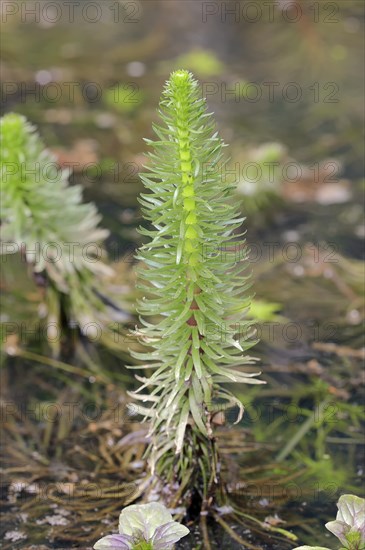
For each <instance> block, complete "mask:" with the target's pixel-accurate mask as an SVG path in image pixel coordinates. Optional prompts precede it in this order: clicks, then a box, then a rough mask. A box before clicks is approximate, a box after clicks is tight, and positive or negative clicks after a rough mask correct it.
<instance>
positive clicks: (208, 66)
mask: <svg viewBox="0 0 365 550" xmlns="http://www.w3.org/2000/svg"><path fill="white" fill-rule="evenodd" d="M174 66H176V67H186V68H187V69H189V70H191V71H193V72H194V73H197V74H198V75H200V76H202V77H207V76H213V75H217V74H221V73H222V72H223V70H224V65H223V63H222V62H221V61H220V59H218V57H217V56H216V55H215V53H214V52H212V51H210V50H205V49H203V48H194V49H193V50H191V51H190V52H188V53H184V54H182V55H179V56H178V57H177V58H176V59H175V60H174Z"/></svg>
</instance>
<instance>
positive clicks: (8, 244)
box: [0, 113, 125, 330]
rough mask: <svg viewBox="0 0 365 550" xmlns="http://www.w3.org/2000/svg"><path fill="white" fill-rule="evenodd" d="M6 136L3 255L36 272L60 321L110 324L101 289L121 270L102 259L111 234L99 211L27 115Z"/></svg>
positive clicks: (1, 164) (0, 123)
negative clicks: (85, 198)
mask: <svg viewBox="0 0 365 550" xmlns="http://www.w3.org/2000/svg"><path fill="white" fill-rule="evenodd" d="M0 135H1V153H0V169H1V203H2V211H1V225H2V252H3V253H11V252H19V253H21V254H22V256H23V257H24V258H25V260H26V261H27V264H28V265H29V266H31V268H32V271H33V273H34V275H35V279H36V282H38V284H39V285H40V286H42V287H45V289H46V290H45V301H46V303H47V306H48V319H49V320H51V321H52V322H57V323H59V324H61V320H62V319H63V317H64V316H66V320H67V321H68V322H70V321H74V322H75V323H77V324H78V325H79V327H80V329H81V330H83V328H84V327H85V326H86V327H88V326H89V323H90V322H91V321H95V319H96V315H97V316H98V317H97V319H98V320H99V321H101V322H102V323H104V322H105V323H106V322H109V320H110V317H109V316H107V315H106V311H104V310H106V307H105V303H104V302H105V300H106V298H103V296H102V294H101V292H100V286H101V285H102V284H103V285H104V284H105V283H104V282H102V281H103V280H104V279H105V277H106V276H108V275H111V274H112V273H113V272H112V270H111V268H110V267H109V266H107V265H106V264H105V263H104V262H103V261H102V260H101V259H100V257H101V256H105V253H104V251H103V249H102V247H101V243H102V241H103V240H104V239H105V238H106V237H107V236H108V231H107V230H105V229H102V228H100V227H99V226H98V225H99V222H100V219H101V217H100V215H99V214H98V212H97V209H96V207H95V206H94V205H93V204H85V203H82V189H81V187H80V186H79V185H73V186H71V185H69V183H68V176H69V172H68V171H66V170H60V169H59V168H58V166H57V162H56V158H55V157H54V156H53V155H52V153H51V152H50V151H48V150H47V149H45V146H44V144H43V142H42V141H41V139H40V137H39V135H38V133H37V132H36V129H35V127H34V126H32V125H31V124H30V123H29V122H28V121H27V120H26V118H25V117H23V116H22V115H18V114H15V113H10V114H7V115H5V116H4V117H3V118H2V119H1V120H0ZM119 320H120V319H119ZM123 320H125V319H123Z"/></svg>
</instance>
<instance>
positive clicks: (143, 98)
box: [1, 0, 365, 550]
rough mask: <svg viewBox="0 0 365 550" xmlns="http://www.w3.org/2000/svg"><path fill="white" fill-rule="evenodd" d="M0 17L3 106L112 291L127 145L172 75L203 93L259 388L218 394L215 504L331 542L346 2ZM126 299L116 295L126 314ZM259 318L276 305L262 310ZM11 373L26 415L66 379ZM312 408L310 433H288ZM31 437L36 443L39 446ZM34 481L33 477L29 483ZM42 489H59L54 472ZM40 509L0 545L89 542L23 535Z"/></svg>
mask: <svg viewBox="0 0 365 550" xmlns="http://www.w3.org/2000/svg"><path fill="white" fill-rule="evenodd" d="M1 10H2V16H3V21H4V23H5V24H4V25H3V61H2V80H3V86H2V98H1V101H2V107H3V109H4V111H5V112H8V111H11V110H14V111H17V112H20V113H23V114H25V115H26V116H27V117H28V118H29V119H30V120H31V121H32V122H33V123H35V124H37V125H38V127H39V130H40V133H41V135H42V138H43V139H44V141H45V142H46V143H47V144H48V146H49V147H50V148H52V150H54V152H55V154H56V155H57V158H58V159H59V162H60V163H61V164H62V165H63V166H65V167H66V166H71V167H73V168H74V174H73V175H72V176H71V181H74V182H77V183H81V184H82V185H83V186H84V188H85V198H86V199H87V200H93V201H94V202H95V203H96V204H97V207H98V209H99V210H100V212H101V213H102V215H103V222H102V223H103V225H104V226H105V227H107V228H108V229H109V230H110V232H111V236H110V237H109V239H108V240H107V248H108V252H109V254H110V257H111V258H112V259H113V260H115V261H116V262H117V261H118V262H119V264H120V266H122V267H120V273H121V277H122V278H123V277H125V278H126V280H127V282H126V284H127V285H130V286H129V287H128V288H133V275H131V274H130V269H131V268H132V267H133V263H134V260H133V258H132V256H133V251H134V250H135V248H136V247H137V246H138V244H139V243H140V237H139V235H138V233H137V231H136V228H137V227H138V225H139V224H140V223H141V215H140V212H139V207H138V202H137V197H138V194H139V193H140V192H141V190H142V185H141V183H140V181H139V178H138V172H139V171H141V170H142V165H143V163H144V157H143V153H144V152H145V151H146V146H145V144H144V142H143V138H145V137H149V138H151V137H152V131H151V123H152V121H156V120H157V114H156V107H157V104H158V99H159V95H160V93H161V89H162V87H163V84H164V82H165V80H166V79H167V77H168V75H169V73H170V71H171V70H173V69H176V68H179V67H185V68H189V69H191V70H192V71H193V72H194V74H195V76H196V77H197V78H199V80H200V81H201V82H202V84H203V90H204V93H205V95H206V97H207V100H208V104H209V107H210V109H211V110H212V111H214V112H215V114H216V120H217V125H218V128H219V131H220V133H221V135H222V136H223V137H224V139H225V141H226V142H227V143H228V144H230V148H229V153H230V155H231V160H230V161H229V164H228V168H227V170H229V172H227V177H229V178H231V179H232V181H234V182H235V183H236V184H237V187H238V192H239V193H241V194H240V195H239V194H238V199H239V200H240V201H242V211H243V213H244V214H245V215H246V216H247V219H246V222H245V224H246V228H247V240H248V242H249V244H250V246H251V266H252V271H253V275H254V280H255V283H254V292H255V293H256V298H257V300H258V301H261V302H262V304H264V305H263V308H264V312H263V311H262V310H261V320H260V323H259V324H258V325H257V328H258V330H259V333H260V336H261V342H260V344H259V345H258V346H257V348H255V354H256V355H257V356H258V357H259V358H260V360H261V365H262V367H260V368H262V373H263V374H262V376H263V377H264V378H265V379H266V380H267V385H266V386H265V388H264V389H263V390H261V388H260V391H256V390H254V391H246V389H242V390H241V389H240V388H238V389H237V388H235V391H236V392H237V393H238V395H239V396H240V398H241V399H242V401H243V403H244V404H245V405H246V416H245V418H244V421H243V422H242V423H241V424H240V427H239V429H238V432H236V431H235V432H232V431H231V430H233V427H232V426H231V424H233V421H234V419H233V418H232V419H228V425H229V428H228V434H229V433H234V437H232V441H229V437H228V438H227V436H225V435H224V433H225V431H224V429H223V430H222V450H223V455H224V459H225V460H224V461H223V462H224V463H225V466H223V467H224V468H225V469H226V470H227V484H228V488H229V492H230V493H231V497H232V499H233V501H234V502H236V503H237V506H238V508H239V510H241V512H242V513H245V514H246V515H250V516H255V517H258V518H259V519H260V521H264V520H265V518H266V521H268V522H269V523H270V521H271V525H272V526H277V527H279V528H280V527H284V528H285V529H288V530H292V531H294V532H295V533H296V534H297V535H298V536H299V537H300V540H301V541H304V542H306V543H312V544H322V545H328V544H329V545H330V544H334V541H333V539H331V538H328V536H327V535H326V533H325V530H324V528H323V525H324V523H325V522H326V521H329V520H330V519H332V518H334V516H335V513H336V507H335V503H336V500H337V498H338V496H339V495H340V494H341V493H343V492H354V493H356V494H361V493H362V492H363V476H364V474H363V469H362V468H363V467H362V459H363V437H362V435H361V425H362V422H363V417H362V416H361V412H360V411H359V409H360V408H361V403H362V402H363V398H364V391H363V386H362V385H361V362H362V360H363V351H362V350H363V349H364V348H363V346H364V343H363V335H362V323H363V319H364V310H363V305H362V302H361V292H362V276H363V265H364V264H363V262H362V261H363V239H364V236H365V226H364V221H363V211H362V208H361V192H362V189H361V185H362V179H361V178H362V177H363V174H362V169H363V149H362V146H361V143H362V140H361V135H362V128H363V91H364V90H363V78H362V63H361V62H362V60H363V53H362V45H363V36H364V11H363V4H362V2H358V1H356V0H355V1H352V0H348V1H343V0H341V1H337V2H324V1H322V0H321V1H319V2H313V3H309V2H304V1H299V0H298V1H290V2H281V1H280V2H246V1H240V2H234V1H227V2H205V1H201V0H194V1H193V0H184V1H183V2H181V1H178V0H133V1H130V2H126V1H124V0H120V1H114V0H103V1H98V2H89V1H88V0H80V1H78V2H64V1H63V0H57V1H54V2H47V1H46V0H43V1H41V2H36V1H33V0H32V1H30V0H28V1H27V2H19V3H17V2H4V3H3V5H2V7H1ZM267 144H270V145H267ZM273 144H274V146H273ZM264 147H266V153H265V154H266V155H267V156H264V157H263V156H262V155H263V148H264ZM270 148H271V149H270ZM272 150H274V153H271V152H272ZM275 151H276V152H275ZM278 151H279V152H278ZM270 155H273V156H270ZM264 162H266V168H267V166H268V165H270V163H273V162H274V163H277V164H275V166H277V165H279V166H280V173H279V174H278V173H277V172H275V174H276V176H275V178H274V180H273V181H272V182H270V183H272V185H273V187H274V186H275V190H274V191H275V199H273V197H272V196H271V195H270V193H268V194H267V196H266V198H265V193H263V198H262V202H261V199H260V200H257V201H256V202H255V199H254V200H252V196H251V194H250V197H251V198H247V199H246V198H245V195H244V193H245V192H246V193H247V192H248V191H247V189H252V185H256V184H257V185H260V184H261V182H262V178H261V177H260V175H262V170H264V169H265V165H264V164H263V163H264ZM272 166H274V165H272ZM275 170H276V168H275ZM249 193H250V192H249ZM16 261H17V260H14V262H15V263H13V261H11V262H8V263H7V264H6V266H5V268H4V280H5V284H4V288H5V294H4V316H5V317H4V319H5V320H8V321H14V322H22V321H23V320H24V321H26V320H27V319H28V318H30V317H31V316H32V315H33V316H34V311H35V309H36V302H37V297H36V295H35V291H34V288H33V287H32V286H31V284H30V283H29V282H27V277H26V273H25V271H24V269H22V268H21V266H19V265H18V264H17V263H16ZM15 274H16V276H17V280H15V277H14V275H15ZM134 296H135V294H134V291H131V296H130V300H132V301H133V300H134ZM267 303H270V304H276V305H277V306H276V308H275V306H273V309H272V308H271V309H270V307H269V310H268V309H267ZM265 304H266V308H265ZM125 348H126V346H125V344H123V349H124V351H125ZM32 349H33V352H36V351H37V349H36V347H35V348H34V345H33V348H32ZM89 351H90V353H91V356H92V357H94V358H97V361H100V360H101V364H102V365H103V368H105V369H106V371H108V372H110V373H114V374H115V373H118V371H119V374H120V371H121V370H123V366H121V361H122V362H123V363H124V364H127V362H128V360H127V358H126V356H125V355H124V356H122V358H116V357H115V355H113V354H111V353H108V352H106V351H105V350H104V351H103V350H102V349H99V348H98V347H95V349H93V346H92V345H91V344H89ZM93 354H95V355H93ZM96 354H98V355H96ZM28 359H29V361H30V362H27V359H26V358H25V359H24V360H23V361H18V360H16V359H14V358H10V359H9V358H6V357H5V359H4V369H3V371H4V372H5V374H3V377H4V381H5V386H6V391H5V395H6V396H7V397H8V398H9V397H10V398H11V399H14V398H16V399H22V398H24V399H25V400H29V396H30V394H31V392H32V391H34V399H35V400H36V401H37V400H38V401H42V400H44V401H45V402H46V401H47V400H48V399H49V400H50V401H52V398H53V397H52V395H53V392H54V389H55V388H56V389H57V391H58V392H60V393H61V394H62V392H64V393H65V394H66V393H67V392H68V389H67V388H68V385H69V380H68V379H67V377H65V376H64V377H63V378H62V376H61V375H58V374H57V375H54V374H51V373H50V370H49V369H51V367H50V366H47V367H45V365H42V364H41V363H38V364H37V365H36V366H35V365H34V362H32V359H31V358H30V357H29V358H28ZM32 369H34V370H32ZM123 372H124V371H123ZM47 376H49V377H50V379H49V380H47ZM123 377H124V379H123ZM117 380H118V379H117V378H114V381H117ZM121 383H122V384H123V385H124V388H125V387H131V386H133V378H132V374H130V373H129V372H128V373H127V374H125V372H124V374H123V375H121ZM39 384H40V385H39ZM52 384H54V387H53V388H52V389H51V386H52ZM89 386H90V387H89ZM89 386H87V387H86V388H85V387H83V386H82V384H78V387H80V388H81V389H82V392H84V393H82V392H81V395H83V398H84V399H86V402H87V399H92V400H94V399H99V404H100V403H101V402H102V401H103V399H106V398H105V393H106V394H107V391H106V390H105V387H104V389H100V388H101V386H100V387H99V385H98V384H91V383H90V384H89ZM91 386H93V388H91ZM81 389H80V391H81ZM99 391H100V392H103V394H102V395H101V396H100V398H99V397H97V396H98V392H99ZM315 411H317V412H318V411H319V412H318V415H319V416H318V418H317V419H316V421H314V422H313V424H312V425H309V424H308V427H307V430H304V429H303V425H304V424H305V422H306V421H308V418H309V417H310V414H313V415H314V416H315ZM314 416H313V417H314ZM33 420H34V419H32V421H33ZM230 420H232V422H230ZM28 424H29V423H24V424H22V423H20V424H19V425H18V426H19V434H18V435H16V436H15V440H16V441H17V442H18V444H19V445H20V447H19V448H18V447H16V445H15V447H14V449H15V448H16V452H15V450H14V452H13V454H12V453H11V452H10V455H9V440H8V439H6V441H5V446H4V463H5V465H6V467H7V470H9V471H10V468H11V467H12V466H14V465H15V464H18V462H17V460H20V455H21V453H22V452H24V456H26V455H27V453H26V451H25V449H26V448H27V449H29V448H31V449H32V452H33V453H36V452H38V450H37V445H35V444H34V438H35V437H36V436H35V435H34V434H35V433H36V432H37V427H36V426H37V423H36V422H35V423H34V425H33V427H32V428H30V426H29V425H28ZM81 427H82V420H80V425H79V426H77V429H79V428H80V429H81ZM236 428H237V427H236V426H235V427H234V429H236ZM43 429H44V426H40V427H39V430H43ZM300 429H302V430H303V433H302V436H301V437H297V435H298V431H299V430H300ZM27 430H30V432H27ZM32 430H33V431H32ZM226 431H227V428H226ZM32 434H33V435H32ZM84 436H85V437H86V435H85V434H84V435H83V437H84ZM47 437H51V435H50V434H48V436H47V435H46V434H45V433H44V432H43V431H42V438H43V440H42V441H43V443H42V444H43V449H47V446H46V443H45V441H46V438H47ZM67 437H70V438H71V437H72V436H71V435H69V436H67ZM87 437H88V436H87ZM22 438H24V440H23V439H22ZM227 439H228V440H227ZM21 440H22V441H23V443H24V442H25V447H24V448H23V451H22V450H21V449H22V446H21V445H22V444H23V443H22V441H21ZM59 441H61V442H62V441H63V442H65V441H66V439H62V437H61V436H60V438H59ZM85 441H86V439H85ZM33 447H34V448H33ZM41 448H42V446H41ZM19 449H20V450H19ZM95 451H97V448H94V449H93V447H92V445H91V444H90V446H89V447H87V452H88V453H90V456H89V457H86V455H85V457H86V458H85V460H90V461H91V462H92V460H93V459H92V457H91V455H92V454H93V452H95ZM54 452H55V451H54V449H53V451H52V453H53V456H52V458H51V459H50V460H48V458H47V459H46V458H45V459H44V466H45V467H50V464H51V465H53V466H54V467H55V465H56V466H57V465H58V466H60V464H61V462H62V463H63V464H64V462H63V460H62V461H61V459H60V457H57V453H56V454H54ZM68 452H70V450H69V451H68ZM17 453H19V456H17ZM45 456H46V455H45ZM20 462H21V461H20ZM66 462H67V461H66ZM40 463H42V461H40ZM58 466H57V467H58ZM255 466H259V468H258V470H257V471H255V469H254V467H255ZM67 467H71V466H67ZM72 467H74V465H73V466H72ZM80 467H81V469H82V468H84V465H81V466H80ZM56 469H57V468H56ZM251 470H252V473H250V472H251ZM10 473H11V472H10ZM18 473H19V472H18V470H16V473H14V476H15V477H14V479H18V478H17V476H18ZM42 475H43V474H41V473H40V472H38V473H37V474H34V476H33V477H34V479H33V478H32V476H31V478H29V479H28V481H29V483H30V482H31V481H32V479H33V481H34V480H37V479H41V478H42ZM47 475H48V478H47V476H46V478H47V479H48V481H49V480H51V481H52V476H51V477H50V476H49V472H48V474H47ZM103 475H106V474H105V472H104V473H103ZM112 476H115V472H114V473H113V474H112ZM106 477H107V475H106ZM54 479H58V480H60V481H61V480H62V479H63V477H62V468H61V471H58V470H57V475H56V473H55V477H54ZM112 479H115V477H112ZM127 479H128V480H131V479H133V477H130V476H129V477H127ZM280 480H281V481H280ZM283 480H284V481H283ZM2 488H3V489H4V491H5V493H4V495H3V497H2V501H3V503H4V504H5V512H4V519H5V521H4V526H3V528H2V531H3V533H9V531H10V532H11V531H14V530H15V531H22V532H23V531H24V529H25V527H24V522H22V520H21V519H19V514H20V513H28V514H29V507H28V508H27V506H26V503H27V499H25V509H24V510H26V511H24V510H23V508H21V506H19V503H16V502H15V501H14V502H13V503H12V502H9V498H8V496H7V495H8V493H7V490H8V488H9V472H8V471H7V473H6V477H5V478H4V482H3V484H2ZM28 496H29V495H28ZM27 498H28V497H27ZM22 504H23V503H22ZM47 510H48V508H47ZM42 513H43V515H44V514H46V507H45V508H44V511H43V512H40V513H39V514H40V515H39V516H36V517H38V521H41V523H38V526H39V527H37V524H36V523H35V524H34V525H33V527H32V528H30V530H29V531H27V534H26V538H20V539H19V540H17V539H16V537H15V538H13V539H11V537H10V538H9V537H8V538H6V535H5V539H4V541H3V548H5V549H6V548H24V549H25V548H39V549H40V548H90V547H91V545H90V544H89V543H86V542H84V543H82V542H80V541H79V540H78V539H76V538H75V539H74V540H72V538H69V539H67V538H62V536H60V534H59V532H58V534H57V535H54V533H53V535H52V533H51V535H49V531H47V530H46V529H45V527H44V524H45V523H46V524H47V521H46V522H43V524H42V519H41V520H39V518H41V514H42ZM47 513H48V512H47ZM108 513H109V512H108ZM85 514H86V515H90V514H91V512H90V510H88V511H87V512H85ZM110 514H111V515H110V516H108V519H107V520H106V523H107V522H108V521H109V523H110V530H113V529H114V528H115V525H116V524H115V517H116V510H115V509H113V510H111V512H110ZM80 515H81V519H80V530H82V526H81V523H82V514H81V511H80ZM61 516H62V514H61ZM64 517H67V516H64ZM221 517H222V518H223V519H224V518H225V516H224V515H223V516H221ZM227 517H228V518H229V516H227ZM267 518H269V519H267ZM61 519H62V517H61ZM281 520H283V521H285V522H286V523H281ZM35 521H36V520H35ZM112 521H114V523H112ZM226 521H227V523H229V525H231V526H233V530H234V531H235V532H238V533H239V534H240V535H241V536H242V538H243V539H245V540H247V542H248V543H249V544H251V545H254V547H258V548H262V549H264V548H265V549H267V550H269V549H272V550H274V549H279V548H280V549H281V550H283V549H285V548H288V549H290V548H294V546H295V545H296V544H295V543H294V542H293V541H287V542H284V541H283V540H278V541H275V538H272V537H271V538H270V537H269V535H267V534H266V535H263V534H262V531H263V530H262V529H259V531H260V533H257V532H255V531H254V528H253V525H252V523H250V522H248V526H247V525H246V526H245V525H244V524H243V525H241V524H239V523H238V522H236V523H234V522H233V520H232V519H227V520H226ZM66 524H67V523H65V525H66ZM61 525H62V522H61ZM40 526H42V527H41V528H40ZM47 527H49V526H48V525H47ZM194 529H195V528H194V527H193V528H192V530H193V531H194ZM51 531H52V529H51ZM61 531H62V529H61ZM86 531H87V530H86ZM208 532H209V538H210V541H211V547H212V548H218V547H219V548H232V549H235V548H244V546H242V544H241V543H239V542H237V541H236V542H235V541H234V540H233V539H232V537H231V536H229V535H228V534H227V532H225V531H224V530H223V529H222V527H221V526H219V525H217V524H216V523H214V522H210V521H209V522H208ZM271 534H272V533H271ZM52 537H53V538H52ZM193 538H194V537H193V535H192V536H191V539H190V540H189V541H186V542H182V543H181V544H180V545H179V548H186V549H188V548H200V547H201V546H200V544H201V534H200V533H199V534H197V536H196V540H194V541H193V540H192V539H193ZM88 544H89V545H88ZM32 545H33V546H32ZM42 545H43V546H42ZM255 545H256V546H255ZM250 547H252V546H247V548H250Z"/></svg>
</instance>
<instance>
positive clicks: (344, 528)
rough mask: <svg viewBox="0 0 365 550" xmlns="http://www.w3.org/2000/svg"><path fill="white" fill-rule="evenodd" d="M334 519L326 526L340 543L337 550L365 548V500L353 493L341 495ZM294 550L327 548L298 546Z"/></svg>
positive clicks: (324, 549)
mask: <svg viewBox="0 0 365 550" xmlns="http://www.w3.org/2000/svg"><path fill="white" fill-rule="evenodd" d="M337 507H338V512H337V516H336V520H335V521H329V522H328V523H326V528H327V529H328V531H330V532H331V533H332V534H333V535H335V537H337V538H338V540H339V541H340V543H341V547H340V549H339V550H364V548H365V500H364V499H363V498H360V497H357V496H355V495H342V496H341V497H340V499H339V501H338V503H337ZM295 550H329V549H328V548H323V547H319V546H300V547H298V548H295Z"/></svg>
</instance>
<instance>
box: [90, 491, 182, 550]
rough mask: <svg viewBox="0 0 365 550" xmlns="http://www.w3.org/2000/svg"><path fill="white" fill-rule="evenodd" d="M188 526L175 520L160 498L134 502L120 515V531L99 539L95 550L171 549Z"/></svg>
mask: <svg viewBox="0 0 365 550" xmlns="http://www.w3.org/2000/svg"><path fill="white" fill-rule="evenodd" d="M188 534H189V529H188V528H187V527H185V526H184V525H180V523H178V522H177V521H173V519H172V516H171V514H170V512H169V511H168V510H167V509H166V508H165V507H164V506H163V505H162V504H160V503H159V502H151V503H149V504H132V505H131V506H127V507H126V508H124V510H122V512H121V514H120V516H119V534H118V535H108V536H106V537H103V538H102V539H100V540H99V541H98V542H97V543H96V544H95V545H94V548H95V550H108V549H109V550H172V549H173V548H174V544H175V542H177V541H179V540H180V539H182V538H183V537H186V535H188Z"/></svg>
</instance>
